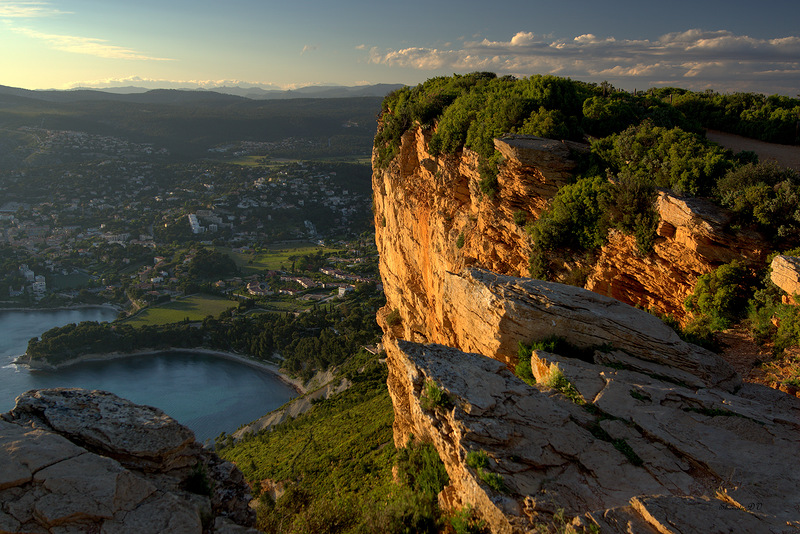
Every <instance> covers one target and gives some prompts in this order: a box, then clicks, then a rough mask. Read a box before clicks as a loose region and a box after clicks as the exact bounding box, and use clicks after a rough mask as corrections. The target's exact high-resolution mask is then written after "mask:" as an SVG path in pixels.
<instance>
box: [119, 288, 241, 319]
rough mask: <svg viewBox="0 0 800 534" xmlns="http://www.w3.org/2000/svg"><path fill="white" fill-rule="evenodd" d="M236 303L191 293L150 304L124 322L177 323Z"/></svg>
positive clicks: (214, 314) (216, 311) (217, 312)
mask: <svg viewBox="0 0 800 534" xmlns="http://www.w3.org/2000/svg"><path fill="white" fill-rule="evenodd" d="M236 306H237V303H236V302H234V301H232V300H228V299H226V298H222V297H213V296H210V295H192V296H191V297H186V298H183V299H180V300H176V301H173V302H168V303H166V304H162V305H158V306H150V307H149V308H145V309H144V310H142V311H141V312H139V313H137V314H136V315H134V316H133V317H131V318H130V319H126V320H125V323H127V324H130V325H132V326H144V325H162V324H169V323H179V322H181V321H183V320H185V319H187V318H188V319H189V320H190V321H202V320H203V319H205V318H206V317H207V316H209V315H212V316H214V317H216V316H218V315H219V314H220V313H222V312H223V311H225V310H227V309H229V308H234V307H236Z"/></svg>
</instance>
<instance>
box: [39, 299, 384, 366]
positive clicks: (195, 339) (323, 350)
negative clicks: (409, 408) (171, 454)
mask: <svg viewBox="0 0 800 534" xmlns="http://www.w3.org/2000/svg"><path fill="white" fill-rule="evenodd" d="M383 303H384V297H383V294H382V293H379V292H377V291H375V288H374V286H370V285H365V286H362V287H360V288H359V289H357V290H356V291H354V292H353V293H352V294H350V295H349V296H348V297H347V298H346V299H345V300H344V302H341V303H337V304H335V305H334V304H331V305H323V306H317V307H314V308H312V309H310V310H309V311H308V312H306V313H301V314H299V315H295V314H292V313H257V314H249V315H247V316H244V315H242V314H241V313H238V312H235V313H232V312H231V311H226V312H223V313H222V314H221V315H220V316H219V317H218V318H214V317H207V318H206V319H205V320H204V321H203V322H202V324H199V323H195V324H189V323H176V324H167V325H162V326H140V327H134V326H131V325H128V324H124V323H123V324H120V323H98V322H96V321H84V322H82V323H80V324H77V325H76V324H68V325H66V326H62V327H56V328H52V329H50V330H48V331H47V332H45V333H43V334H42V335H41V338H33V339H31V340H30V341H29V342H28V349H27V355H28V356H30V357H31V358H33V359H34V360H43V361H47V362H50V363H53V364H58V363H61V362H64V361H68V360H71V359H73V358H75V357H77V356H80V355H83V354H101V353H108V352H116V351H119V352H132V351H135V350H140V349H166V348H173V347H177V348H191V347H207V348H212V349H218V350H225V351H235V352H241V353H244V354H249V355H251V356H253V357H255V358H258V359H263V360H267V359H271V358H273V357H274V356H275V355H276V354H279V355H280V356H281V357H283V359H284V361H283V366H284V367H285V368H286V369H287V370H288V371H289V372H291V373H294V374H297V375H299V376H302V377H304V378H310V377H311V375H313V373H314V372H315V371H316V370H319V369H327V368H328V367H329V366H331V365H338V364H341V363H342V362H343V361H344V360H345V359H346V358H347V357H348V356H350V355H351V354H353V353H355V352H357V351H358V349H359V348H360V347H361V346H362V345H368V344H372V343H375V341H376V340H377V339H378V336H379V330H378V327H377V324H376V323H375V319H374V318H375V313H376V312H377V310H378V308H379V307H380V306H382V305H383ZM247 310H248V305H247V304H244V305H242V306H240V308H239V312H242V313H244V312H247Z"/></svg>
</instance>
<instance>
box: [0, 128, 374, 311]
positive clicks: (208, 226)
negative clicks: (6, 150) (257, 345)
mask: <svg viewBox="0 0 800 534" xmlns="http://www.w3.org/2000/svg"><path fill="white" fill-rule="evenodd" d="M20 132H21V133H22V134H24V135H28V136H32V138H33V139H34V140H35V143H36V144H37V147H38V148H37V149H36V150H35V151H34V152H33V153H32V154H30V155H29V156H28V158H27V161H28V162H29V163H31V164H28V165H24V166H22V165H20V166H17V167H16V168H14V169H12V170H6V171H3V172H0V198H2V199H3V200H2V205H0V261H1V262H2V271H1V273H2V274H1V275H0V276H2V278H0V306H2V307H5V308H9V307H57V306H66V305H75V304H101V303H111V304H115V305H117V306H118V307H120V309H123V310H126V311H123V314H124V313H128V312H136V311H138V310H139V309H141V308H143V307H146V306H148V305H150V304H153V303H164V302H168V301H169V300H172V299H176V298H180V297H182V296H185V295H189V294H194V293H198V292H202V293H203V294H207V295H217V296H221V297H226V298H235V299H261V300H264V301H265V302H269V301H276V300H280V302H281V304H280V305H278V306H277V307H278V309H280V310H286V309H297V310H301V309H303V306H302V304H307V303H310V302H318V301H320V300H324V299H327V298H329V297H333V296H335V295H339V294H340V293H342V294H344V292H346V291H350V290H352V288H353V287H354V286H355V285H356V284H358V283H364V282H375V281H376V279H377V276H376V274H377V267H376V256H377V251H376V249H375V246H374V243H373V242H372V241H371V239H369V238H366V237H365V236H366V235H369V234H368V231H369V225H370V220H371V193H370V184H369V175H370V174H369V173H370V168H369V166H368V165H365V164H364V163H363V162H361V163H359V162H352V161H351V162H340V161H331V160H328V161H313V162H311V161H301V160H277V159H271V158H270V156H269V152H268V151H269V149H270V148H274V149H280V150H285V149H286V148H287V147H290V148H291V147H297V146H302V145H303V144H304V143H311V141H308V140H303V139H296V138H288V139H286V140H284V141H282V142H271V143H255V142H243V143H232V144H229V145H226V146H223V147H217V148H212V149H209V151H208V153H209V159H203V160H192V161H188V162H187V161H180V160H177V161H176V159H175V158H171V157H170V151H169V150H168V149H167V148H163V147H157V146H153V144H141V143H134V142H130V141H127V140H124V139H121V138H117V137H113V136H103V135H97V134H90V133H86V132H79V131H57V130H45V129H35V128H30V127H25V128H21V129H20ZM212 157H213V158H215V159H210V158H212ZM33 163H35V164H33ZM205 250H208V251H213V252H215V253H217V254H220V255H223V256H225V257H226V258H229V259H230V263H229V264H228V265H225V266H223V267H224V268H223V270H222V271H219V272H205V271H203V270H202V268H201V269H192V266H193V265H194V264H195V263H197V254H198V251H205ZM303 258H305V259H304V260H303V261H302V262H301V261H300V260H301V259H303ZM308 258H312V261H311V262H309V261H308ZM312 277H313V278H312ZM295 299H303V300H302V301H301V304H298V305H297V306H287V304H286V301H287V300H295Z"/></svg>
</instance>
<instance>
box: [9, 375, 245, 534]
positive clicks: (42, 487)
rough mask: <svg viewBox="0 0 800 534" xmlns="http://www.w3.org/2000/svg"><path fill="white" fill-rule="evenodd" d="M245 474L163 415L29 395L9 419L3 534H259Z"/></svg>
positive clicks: (91, 400) (78, 396)
mask: <svg viewBox="0 0 800 534" xmlns="http://www.w3.org/2000/svg"><path fill="white" fill-rule="evenodd" d="M249 500H250V495H249V488H248V486H247V484H246V483H245V482H244V477H243V476H242V474H241V472H240V471H239V470H238V469H237V468H236V467H235V466H233V464H230V463H228V462H224V461H222V460H221V459H220V458H219V457H218V456H216V455H215V454H213V453H211V452H209V451H207V450H205V449H203V447H202V446H201V445H200V444H199V443H197V442H196V441H195V439H194V434H193V433H192V431H191V430H189V429H188V428H186V427H184V426H182V425H180V424H178V423H177V422H176V421H175V420H173V419H172V418H170V417H169V416H167V415H166V414H164V412H162V411H161V410H158V409H156V408H152V407H149V406H140V405H136V404H133V403H131V402H129V401H126V400H124V399H121V398H119V397H117V396H115V395H113V394H111V393H106V392H103V391H86V390H80V389H51V390H34V391H29V392H27V393H25V394H23V395H20V396H19V397H18V398H17V403H16V406H15V407H14V409H13V410H11V411H10V412H8V413H5V414H2V415H0V532H43V533H44V532H52V533H56V532H105V533H127V532H130V533H133V532H136V533H143V532H170V533H197V534H200V533H201V532H208V533H212V532H213V533H229V534H234V533H246V532H257V531H256V530H255V529H252V528H251V527H252V526H253V525H254V523H255V517H254V513H253V512H252V511H251V510H250V509H249V507H248V503H249Z"/></svg>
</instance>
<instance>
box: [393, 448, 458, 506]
mask: <svg viewBox="0 0 800 534" xmlns="http://www.w3.org/2000/svg"><path fill="white" fill-rule="evenodd" d="M395 464H396V465H397V477H398V480H399V481H400V482H401V483H402V484H404V485H406V486H408V487H409V488H413V489H414V490H415V491H418V492H421V493H423V494H424V495H427V496H428V497H429V498H431V499H436V496H437V495H438V494H439V492H440V491H442V490H443V489H444V487H445V486H446V485H447V484H448V483H449V477H448V476H447V471H446V470H445V468H444V464H443V463H442V460H441V459H440V458H439V453H438V452H437V451H436V448H435V447H434V446H433V445H432V444H430V443H414V442H413V440H412V441H409V444H408V445H406V446H405V447H404V448H402V449H400V450H398V451H397V457H396V460H395Z"/></svg>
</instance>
